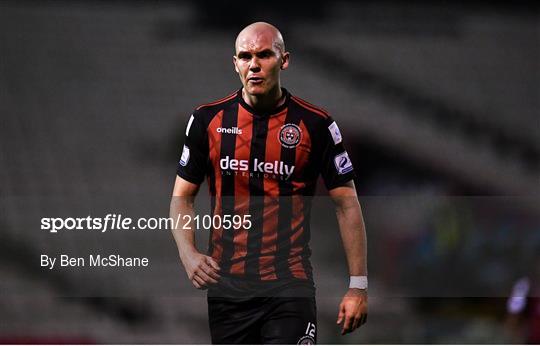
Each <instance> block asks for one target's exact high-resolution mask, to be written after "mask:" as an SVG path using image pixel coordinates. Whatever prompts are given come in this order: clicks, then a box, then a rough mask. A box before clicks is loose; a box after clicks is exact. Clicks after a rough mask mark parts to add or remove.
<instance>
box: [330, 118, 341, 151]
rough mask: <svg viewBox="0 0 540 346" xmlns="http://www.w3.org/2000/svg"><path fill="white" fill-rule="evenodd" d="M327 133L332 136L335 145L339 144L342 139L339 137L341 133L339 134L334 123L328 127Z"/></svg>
mask: <svg viewBox="0 0 540 346" xmlns="http://www.w3.org/2000/svg"><path fill="white" fill-rule="evenodd" d="M328 131H330V135H331V136H332V139H333V140H334V144H335V145H337V144H339V143H341V141H342V140H343V138H342V137H341V132H339V127H338V126H337V124H336V122H335V121H334V122H333V123H331V124H330V126H328Z"/></svg>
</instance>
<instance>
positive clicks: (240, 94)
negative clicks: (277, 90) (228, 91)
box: [236, 88, 291, 117]
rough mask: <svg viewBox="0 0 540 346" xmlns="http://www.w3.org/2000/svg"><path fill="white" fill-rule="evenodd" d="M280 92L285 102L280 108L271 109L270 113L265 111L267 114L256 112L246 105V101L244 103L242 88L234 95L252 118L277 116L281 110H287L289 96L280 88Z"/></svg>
mask: <svg viewBox="0 0 540 346" xmlns="http://www.w3.org/2000/svg"><path fill="white" fill-rule="evenodd" d="M281 92H282V93H283V95H284V96H285V102H283V104H282V105H281V106H279V107H276V108H274V109H272V110H270V111H267V112H261V111H257V110H255V109H254V108H253V107H251V106H250V105H248V104H247V103H246V101H244V98H243V97H242V88H240V90H238V92H237V93H236V97H237V98H238V102H240V104H241V105H242V107H244V108H245V109H246V110H247V111H248V112H249V113H251V114H252V115H253V116H260V117H266V116H272V115H274V114H278V113H280V112H281V111H282V110H284V109H285V108H287V107H288V106H289V99H290V98H291V94H290V93H289V92H288V91H287V89H285V88H281Z"/></svg>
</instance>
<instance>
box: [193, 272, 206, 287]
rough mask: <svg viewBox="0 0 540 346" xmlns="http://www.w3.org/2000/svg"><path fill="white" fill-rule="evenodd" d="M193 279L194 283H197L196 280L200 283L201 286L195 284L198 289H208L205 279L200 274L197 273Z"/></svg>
mask: <svg viewBox="0 0 540 346" xmlns="http://www.w3.org/2000/svg"><path fill="white" fill-rule="evenodd" d="M193 281H194V284H195V282H196V283H197V284H199V287H197V286H195V287H197V288H198V289H203V290H204V289H206V283H205V282H204V280H203V279H201V277H200V276H199V275H197V274H195V275H194V276H193Z"/></svg>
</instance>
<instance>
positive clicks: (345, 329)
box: [341, 316, 353, 335]
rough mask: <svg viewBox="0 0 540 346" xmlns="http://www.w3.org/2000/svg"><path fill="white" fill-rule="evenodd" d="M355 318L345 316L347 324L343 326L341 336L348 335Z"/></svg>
mask: <svg viewBox="0 0 540 346" xmlns="http://www.w3.org/2000/svg"><path fill="white" fill-rule="evenodd" d="M352 322H353V318H352V317H351V316H345V323H344V324H343V329H342V330H341V335H344V334H347V333H348V332H350V331H351V326H352Z"/></svg>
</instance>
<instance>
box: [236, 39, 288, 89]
mask: <svg viewBox="0 0 540 346" xmlns="http://www.w3.org/2000/svg"><path fill="white" fill-rule="evenodd" d="M233 63H234V67H235V70H236V72H238V75H239V76H240V81H241V82H242V85H243V86H244V90H245V91H246V92H247V93H248V94H250V95H254V96H255V95H256V96H260V95H266V94H268V92H269V91H271V90H273V89H275V88H276V87H278V86H279V73H280V70H282V69H286V68H287V66H288V53H283V52H281V51H280V49H278V47H276V46H275V45H274V38H273V35H271V34H270V33H260V32H259V33H247V34H244V35H242V36H241V37H239V39H238V41H237V45H236V55H235V56H234V57H233Z"/></svg>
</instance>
